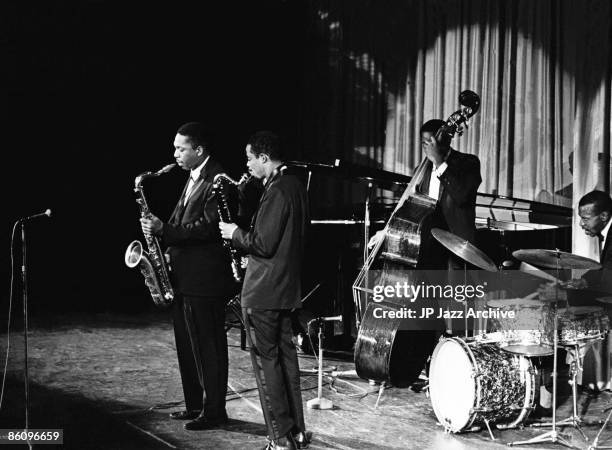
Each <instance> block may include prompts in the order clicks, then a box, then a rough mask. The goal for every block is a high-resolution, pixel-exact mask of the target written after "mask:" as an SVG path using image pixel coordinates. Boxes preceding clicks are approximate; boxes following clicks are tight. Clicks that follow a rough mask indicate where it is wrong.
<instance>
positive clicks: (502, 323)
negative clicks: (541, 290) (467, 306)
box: [487, 298, 555, 356]
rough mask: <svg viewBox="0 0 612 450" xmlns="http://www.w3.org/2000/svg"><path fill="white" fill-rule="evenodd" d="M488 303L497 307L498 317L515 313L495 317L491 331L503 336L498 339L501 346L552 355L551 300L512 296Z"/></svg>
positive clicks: (523, 351)
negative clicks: (511, 297)
mask: <svg viewBox="0 0 612 450" xmlns="http://www.w3.org/2000/svg"><path fill="white" fill-rule="evenodd" d="M487 305H488V306H489V307H490V308H494V309H498V312H499V313H500V314H498V315H499V316H501V313H506V314H509V313H511V312H514V317H509V316H506V317H496V318H494V319H492V323H493V330H492V331H494V332H499V333H501V336H502V339H501V340H500V341H499V342H498V345H499V346H500V347H501V348H503V349H504V350H506V351H508V352H511V353H518V354H521V355H527V356H547V355H552V354H553V337H554V325H555V318H554V314H553V310H552V308H551V304H550V303H549V302H541V301H538V300H525V299H522V298H513V299H506V300H490V301H489V302H487Z"/></svg>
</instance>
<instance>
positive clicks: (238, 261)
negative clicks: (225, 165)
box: [213, 173, 251, 283]
mask: <svg viewBox="0 0 612 450" xmlns="http://www.w3.org/2000/svg"><path fill="white" fill-rule="evenodd" d="M250 178H251V177H250V175H247V174H246V173H245V174H243V175H242V177H240V180H238V181H235V180H233V179H231V178H230V177H229V176H228V175H227V174H226V173H218V174H217V175H215V177H214V178H213V192H214V194H215V197H216V198H217V208H218V211H219V217H220V218H221V221H223V222H225V223H233V222H235V219H234V218H233V217H232V212H231V209H230V204H229V203H230V201H229V199H228V196H227V194H226V192H225V185H226V184H227V183H231V184H233V185H234V186H235V187H236V188H237V187H238V186H240V185H242V184H244V183H247V182H248V181H249V179H250ZM223 246H224V247H225V248H226V249H227V250H228V251H229V253H230V257H231V260H232V262H231V264H232V273H233V274H234V280H236V282H238V283H242V281H243V280H244V273H245V271H246V266H247V262H248V260H247V258H246V257H244V256H241V255H239V253H238V250H237V249H236V248H234V246H233V245H232V240H231V239H223Z"/></svg>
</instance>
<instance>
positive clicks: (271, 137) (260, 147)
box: [248, 131, 283, 161]
mask: <svg viewBox="0 0 612 450" xmlns="http://www.w3.org/2000/svg"><path fill="white" fill-rule="evenodd" d="M248 144H249V145H250V146H251V152H252V153H253V154H254V155H255V156H259V155H261V154H262V153H265V154H266V155H268V156H269V157H270V159H272V160H274V161H282V159H283V153H282V151H281V146H280V139H279V137H278V136H277V135H276V134H275V133H273V132H271V131H258V132H257V133H255V134H253V135H251V137H250V138H249V142H248Z"/></svg>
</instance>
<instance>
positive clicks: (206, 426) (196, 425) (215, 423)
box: [183, 416, 227, 431]
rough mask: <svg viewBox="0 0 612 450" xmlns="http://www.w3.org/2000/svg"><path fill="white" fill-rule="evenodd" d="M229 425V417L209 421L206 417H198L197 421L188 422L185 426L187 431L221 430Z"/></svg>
mask: <svg viewBox="0 0 612 450" xmlns="http://www.w3.org/2000/svg"><path fill="white" fill-rule="evenodd" d="M226 423H227V416H224V417H221V418H219V419H207V418H206V417H198V418H197V419H194V420H192V421H191V422H187V423H186V424H185V425H183V428H185V429H186V430H190V431H193V430H211V429H213V428H219V427H221V426H222V425H225V424H226Z"/></svg>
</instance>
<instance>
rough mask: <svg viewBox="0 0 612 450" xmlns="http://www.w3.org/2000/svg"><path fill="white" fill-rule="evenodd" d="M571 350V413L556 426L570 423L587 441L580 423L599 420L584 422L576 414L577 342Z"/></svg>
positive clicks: (578, 357)
mask: <svg viewBox="0 0 612 450" xmlns="http://www.w3.org/2000/svg"><path fill="white" fill-rule="evenodd" d="M571 348H572V350H573V352H575V355H574V358H572V363H571V365H570V371H571V374H572V381H571V384H572V407H573V410H572V415H571V416H569V417H568V418H566V419H563V420H560V421H559V422H557V425H558V426H565V425H570V426H572V427H574V428H576V429H577V430H578V431H579V432H580V434H582V437H583V438H584V440H585V441H588V440H589V439H588V438H587V436H586V434H584V431H583V430H582V427H581V424H584V425H599V422H597V423H586V422H585V421H583V420H582V418H581V417H580V416H579V415H578V388H577V384H576V377H577V376H578V372H579V371H580V370H582V366H581V364H580V348H579V345H578V344H574V345H572V346H571ZM540 426H546V424H542V425H540Z"/></svg>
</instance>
